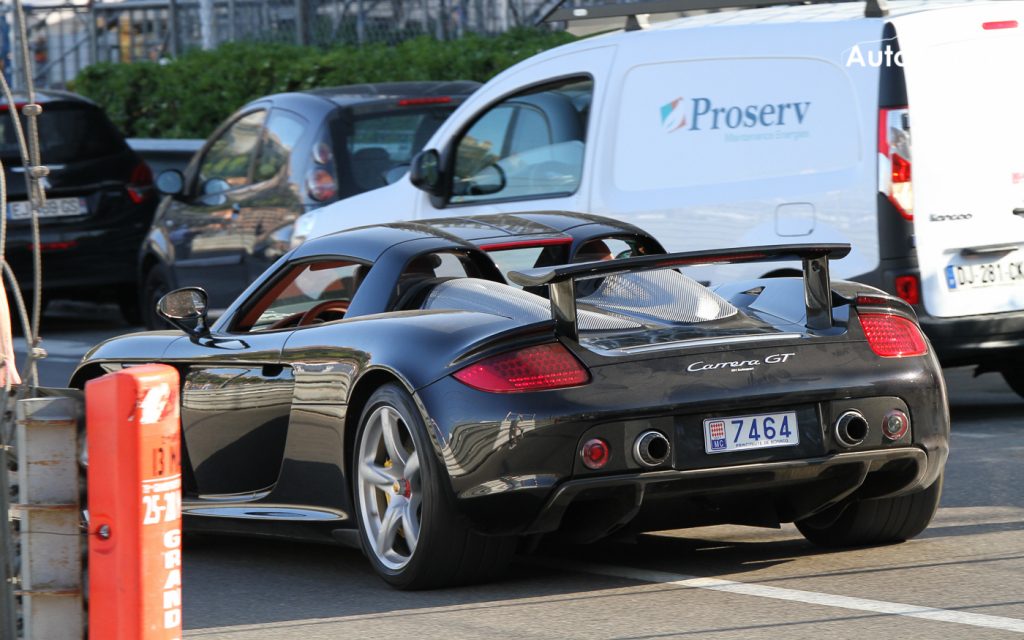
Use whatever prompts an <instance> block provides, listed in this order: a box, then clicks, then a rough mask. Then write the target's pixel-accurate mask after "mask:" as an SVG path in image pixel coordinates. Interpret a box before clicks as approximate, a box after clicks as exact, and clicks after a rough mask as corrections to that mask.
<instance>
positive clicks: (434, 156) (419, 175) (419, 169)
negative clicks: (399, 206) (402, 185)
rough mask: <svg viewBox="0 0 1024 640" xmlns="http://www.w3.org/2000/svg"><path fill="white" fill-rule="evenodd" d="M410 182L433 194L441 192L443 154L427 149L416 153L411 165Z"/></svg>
mask: <svg viewBox="0 0 1024 640" xmlns="http://www.w3.org/2000/svg"><path fill="white" fill-rule="evenodd" d="M409 182H412V185H413V186H414V187H416V188H417V189H420V190H422V191H426V192H427V193H429V194H430V195H432V196H436V195H440V194H441V154H439V153H438V152H437V151H436V150H434V149H425V150H423V151H420V152H419V153H417V154H416V156H415V157H414V158H413V159H412V164H411V165H410V167H409Z"/></svg>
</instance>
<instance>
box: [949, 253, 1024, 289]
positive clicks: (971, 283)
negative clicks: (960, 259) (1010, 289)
mask: <svg viewBox="0 0 1024 640" xmlns="http://www.w3.org/2000/svg"><path fill="white" fill-rule="evenodd" d="M1016 255H1019V254H1016ZM1016 255H1012V256H1007V259H1003V260H1000V261H998V262H982V263H977V264H951V265H949V266H947V267H946V288H947V289H949V290H950V291H963V290H965V289H981V288H984V287H999V286H1007V285H1015V284H1017V285H1021V284H1024V260H1021V259H1020V258H1017V257H1016ZM1009 258H1016V259H1009Z"/></svg>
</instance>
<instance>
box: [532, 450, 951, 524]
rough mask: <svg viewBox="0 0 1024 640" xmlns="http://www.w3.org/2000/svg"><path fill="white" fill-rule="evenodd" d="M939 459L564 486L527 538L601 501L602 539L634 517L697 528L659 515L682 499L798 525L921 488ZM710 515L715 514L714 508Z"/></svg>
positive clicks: (888, 458) (806, 463) (878, 459)
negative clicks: (747, 507)
mask: <svg viewBox="0 0 1024 640" xmlns="http://www.w3.org/2000/svg"><path fill="white" fill-rule="evenodd" d="M944 453H945V452H934V453H932V454H931V455H929V454H928V453H927V452H925V451H924V450H923V449H921V448H919V447H914V446H911V447H903V448H899V449H889V450H885V451H865V452H852V453H839V454H836V455H831V456H825V457H820V458H810V459H803V460H791V461H784V462H769V463H761V464H751V465H738V466H730V467H719V468H714V469H693V470H687V471H678V470H665V471H653V472H647V473H633V474H627V475H620V476H614V477H602V478H585V479H579V480H570V481H568V482H566V483H564V484H562V485H561V486H560V487H558V488H557V489H556V490H555V491H554V492H553V493H552V494H551V497H550V498H549V499H548V501H547V502H546V503H545V505H544V508H543V509H542V511H541V513H540V515H538V517H537V518H536V519H535V520H534V521H533V522H532V523H531V524H530V525H529V527H528V528H527V530H526V532H525V533H547V532H551V531H555V530H557V529H559V528H562V527H563V526H565V525H566V524H568V525H569V526H571V525H572V521H575V520H577V519H578V514H577V517H567V514H569V513H570V511H571V510H572V509H573V508H574V506H575V507H584V508H582V509H580V512H584V513H585V512H586V511H595V512H596V511H598V510H596V509H595V510H587V509H586V508H585V503H588V502H595V501H600V502H601V505H602V509H601V510H600V512H601V515H602V516H603V517H605V522H604V523H602V525H603V526H602V527H600V529H603V530H595V531H592V532H591V533H592V534H594V533H600V534H602V535H603V534H606V533H608V532H610V531H613V530H615V529H617V528H619V527H621V526H624V525H626V524H628V523H629V522H631V521H633V520H634V519H636V518H638V517H639V519H640V520H645V521H648V522H658V523H663V524H659V525H656V526H666V527H670V526H675V525H676V524H678V523H682V524H685V526H694V525H699V524H702V522H700V515H699V514H698V515H696V516H695V515H694V514H692V513H690V514H673V513H669V511H672V510H671V509H663V508H660V506H661V505H660V504H659V503H661V502H662V501H667V500H671V501H672V502H673V503H674V505H675V506H676V507H677V508H678V506H679V505H680V504H682V503H683V501H686V500H687V499H708V498H712V501H713V502H715V503H718V504H725V505H728V504H729V503H730V497H731V496H743V497H744V498H745V499H744V502H745V503H749V497H750V496H751V495H760V496H762V502H771V503H773V504H772V508H773V509H774V510H775V511H776V512H777V513H778V514H779V515H780V516H781V519H782V520H784V521H790V520H799V519H802V518H806V517H808V516H811V515H813V514H815V513H818V512H820V511H822V510H824V509H826V508H828V507H830V506H832V505H834V504H836V503H838V502H840V501H842V500H844V499H846V498H848V497H850V496H853V495H856V496H857V497H863V498H879V497H885V496H892V495H899V494H903V493H908V492H912V491H916V490H919V489H923V488H925V487H926V486H928V485H930V484H931V482H933V481H934V479H935V477H936V476H937V474H938V471H939V469H940V468H941V466H942V464H943V462H944V458H945V455H944ZM609 505H611V506H609ZM712 510H714V511H719V509H718V508H717V507H716V508H714V509H712ZM643 511H647V513H643ZM659 511H660V512H662V513H658V512H659ZM609 514H611V517H609ZM677 516H681V517H677ZM694 517H696V518H697V521H696V522H694V520H693V518H694ZM727 519H728V518H727ZM737 519H741V518H737ZM712 522H717V520H716V519H715V518H712V519H710V520H709V521H708V523H712ZM588 524H590V525H591V526H592V525H593V524H596V523H592V522H591V523H588ZM641 528H642V529H647V528H648V527H641Z"/></svg>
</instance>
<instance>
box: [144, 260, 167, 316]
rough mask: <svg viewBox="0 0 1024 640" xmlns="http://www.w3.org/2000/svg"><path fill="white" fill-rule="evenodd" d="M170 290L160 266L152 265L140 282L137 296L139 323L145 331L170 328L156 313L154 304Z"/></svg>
mask: <svg viewBox="0 0 1024 640" xmlns="http://www.w3.org/2000/svg"><path fill="white" fill-rule="evenodd" d="M170 290H171V283H170V280H169V279H168V277H167V274H166V273H164V270H163V268H162V267H161V266H160V265H154V266H153V268H151V269H150V270H149V271H147V272H146V276H145V278H144V279H143V281H142V293H141V294H140V296H139V311H140V313H139V315H140V316H141V317H140V320H141V323H142V324H144V325H145V326H146V328H147V329H170V328H171V325H170V324H169V323H168V322H167V321H166V320H164V319H163V318H161V317H160V316H159V315H158V314H157V312H156V303H157V302H159V301H160V298H162V297H164V294H166V293H168V292H170Z"/></svg>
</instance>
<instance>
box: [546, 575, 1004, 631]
mask: <svg viewBox="0 0 1024 640" xmlns="http://www.w3.org/2000/svg"><path fill="white" fill-rule="evenodd" d="M542 564H543V565H545V566H556V567H559V568H562V569H567V570H571V571H578V572H582V573H591V574H594V575H600V576H609V577H613V578H626V579H627V580H636V581H638V582H650V583H655V584H667V585H673V586H678V587H684V588H688V589H707V590H710V591H722V592H725V593H736V594H740V595H745V596H754V597H756V598H770V599H772V600H787V601H789V602H802V603H804V604H815V605H820V606H825V607H838V608H841V609H850V610H853V611H868V612H871V613H880V614H884V615H894V616H906V617H910V618H921V619H924V620H931V621H933V622H950V623H954V624H962V625H968V626H972V627H984V628H987V629H999V630H1002V631H1013V632H1015V633H1024V620H1018V619H1017V618H1004V617H1002V616H990V615H985V614H981V613H967V612H964V611H951V610H949V609H935V608H932V607H921V606H917V605H912V604H900V603H898V602H886V601H884V600H868V599H866V598H854V597H850V596H837V595H831V594H827V593H816V592H814V591H801V590H798V589H787V588H785V587H768V586H765V585H759V584H748V583H745V582H734V581H732V580H720V579H718V578H698V577H696V576H687V575H682V574H678V573H668V572H665V571H652V570H649V569H635V568H633V567H617V566H611V565H597V564H575V563H560V562H559V563H548V562H544V563H542Z"/></svg>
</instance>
